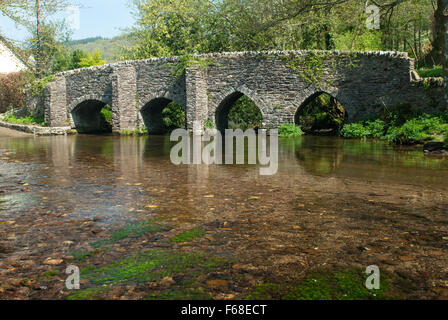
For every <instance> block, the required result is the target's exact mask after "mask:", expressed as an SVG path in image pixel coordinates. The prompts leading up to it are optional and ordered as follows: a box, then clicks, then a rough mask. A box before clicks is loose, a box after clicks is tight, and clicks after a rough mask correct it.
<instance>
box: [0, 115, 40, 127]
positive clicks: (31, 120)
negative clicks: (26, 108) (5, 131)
mask: <svg viewBox="0 0 448 320" xmlns="http://www.w3.org/2000/svg"><path fill="white" fill-rule="evenodd" d="M2 121H5V122H9V123H15V124H25V125H34V124H37V125H40V126H42V127H43V126H44V125H45V122H44V118H43V117H35V116H33V115H31V116H27V117H23V118H17V117H16V116H15V115H14V114H8V115H6V116H5V117H4V118H2Z"/></svg>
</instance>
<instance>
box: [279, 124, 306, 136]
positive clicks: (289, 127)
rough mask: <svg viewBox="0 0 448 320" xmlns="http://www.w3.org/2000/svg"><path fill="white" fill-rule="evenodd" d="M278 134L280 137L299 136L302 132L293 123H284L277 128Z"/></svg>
mask: <svg viewBox="0 0 448 320" xmlns="http://www.w3.org/2000/svg"><path fill="white" fill-rule="evenodd" d="M278 135H279V136H280V137H300V136H303V135H304V132H303V131H302V129H301V128H300V127H299V126H296V125H294V124H284V125H281V126H280V128H279V129H278Z"/></svg>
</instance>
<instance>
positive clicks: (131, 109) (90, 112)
mask: <svg viewBox="0 0 448 320" xmlns="http://www.w3.org/2000/svg"><path fill="white" fill-rule="evenodd" d="M184 60H185V59H184ZM184 60H182V59H181V58H179V57H172V58H153V59H148V60H139V61H126V62H119V63H114V64H109V65H104V66H98V67H91V68H86V69H78V70H73V71H68V72H63V73H60V74H58V75H57V77H56V80H55V81H53V82H51V83H49V84H48V85H47V87H46V88H45V90H44V93H43V96H42V98H43V103H42V106H43V109H44V114H45V122H46V125H48V126H51V127H60V126H68V124H70V125H71V126H72V128H76V129H82V130H84V131H87V132H88V131H91V132H94V131H96V130H98V126H99V125H100V119H101V117H100V110H101V109H102V107H103V106H105V105H110V106H111V108H112V112H113V121H112V122H113V128H112V129H113V132H117V133H119V132H123V131H124V130H130V131H134V130H135V129H137V128H142V127H143V126H145V127H146V128H147V129H148V131H149V132H150V133H160V132H161V131H162V130H163V122H162V110H163V108H164V107H165V106H166V105H167V104H168V103H169V102H171V101H175V102H177V103H178V104H179V105H181V106H182V107H183V108H184V109H185V114H186V126H187V128H188V129H192V128H193V122H194V121H200V122H202V123H204V122H205V121H206V120H210V121H212V122H213V123H215V124H216V126H217V127H218V128H219V129H225V128H226V127H227V123H228V119H227V115H228V113H229V110H230V108H231V106H232V105H233V103H234V102H235V101H236V100H237V99H239V98H240V97H241V96H242V95H246V96H247V97H249V98H250V99H251V100H252V101H253V102H255V104H256V105H257V106H258V108H259V109H260V111H261V113H262V115H263V127H265V128H277V127H278V126H279V125H281V124H283V123H294V122H295V121H296V120H297V119H296V115H297V114H298V110H300V108H301V107H302V106H303V105H304V104H306V103H307V102H308V101H310V99H312V98H314V97H316V96H317V95H319V94H321V93H328V94H330V95H332V96H333V97H335V98H336V99H337V100H338V101H339V102H340V103H341V104H342V105H343V107H344V108H345V110H346V112H347V119H348V121H349V122H351V121H356V120H360V119H363V118H364V117H366V116H368V115H371V114H375V113H378V112H380V110H382V109H384V107H386V108H389V107H391V106H395V105H400V104H410V105H413V106H416V107H418V108H422V109H423V110H427V111H435V110H436V109H438V108H441V107H442V105H443V103H442V102H443V96H444V94H443V93H444V91H443V90H444V88H443V86H442V85H441V83H435V84H434V83H432V84H428V83H427V82H425V81H423V80H418V79H416V77H417V76H416V73H415V71H414V61H413V60H412V59H410V58H409V57H408V56H407V54H405V53H398V52H362V53H361V52H360V53H349V52H338V51H333V52H329V51H274V52H239V53H219V54H206V55H198V56H194V57H193V58H192V59H190V60H189V61H188V62H187V63H185V61H184ZM182 61H183V62H182ZM176 70H181V71H182V70H184V71H183V72H175V71H176Z"/></svg>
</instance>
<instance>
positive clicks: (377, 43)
mask: <svg viewBox="0 0 448 320" xmlns="http://www.w3.org/2000/svg"><path fill="white" fill-rule="evenodd" d="M355 32H358V31H357V30H356V31H346V32H344V33H334V34H333V38H334V39H333V41H334V42H335V45H336V48H338V49H339V50H355V51H366V50H382V49H383V48H384V44H383V42H382V34H381V32H378V31H376V30H375V31H370V30H363V32H361V33H358V34H355ZM354 38H355V39H356V41H355V42H353V39H354Z"/></svg>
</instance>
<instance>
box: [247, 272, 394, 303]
mask: <svg viewBox="0 0 448 320" xmlns="http://www.w3.org/2000/svg"><path fill="white" fill-rule="evenodd" d="M366 279H367V275H366V274H365V273H364V272H363V271H362V270H354V269H349V270H341V271H331V270H316V271H313V272H311V273H309V274H308V275H307V276H306V278H305V279H303V280H302V281H300V282H299V283H298V284H296V285H289V286H282V285H279V284H272V283H267V284H263V285H261V286H259V287H257V288H256V289H255V290H254V291H253V292H252V293H251V294H249V295H248V296H247V297H246V298H245V299H246V300H271V299H272V300H278V299H282V300H378V299H381V300H384V299H387V298H388V296H387V292H388V291H389V288H390V285H389V281H388V279H387V278H386V277H385V275H384V274H383V275H381V288H380V289H379V290H368V289H367V288H366V287H365V281H366Z"/></svg>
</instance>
